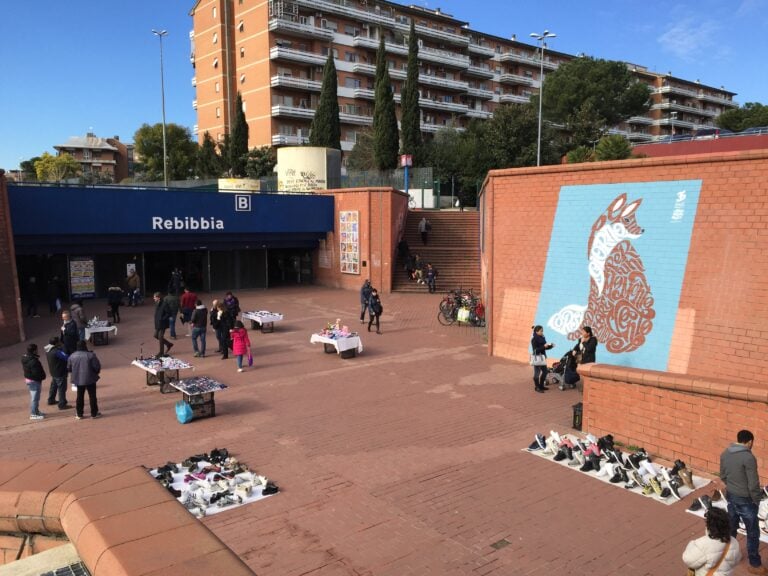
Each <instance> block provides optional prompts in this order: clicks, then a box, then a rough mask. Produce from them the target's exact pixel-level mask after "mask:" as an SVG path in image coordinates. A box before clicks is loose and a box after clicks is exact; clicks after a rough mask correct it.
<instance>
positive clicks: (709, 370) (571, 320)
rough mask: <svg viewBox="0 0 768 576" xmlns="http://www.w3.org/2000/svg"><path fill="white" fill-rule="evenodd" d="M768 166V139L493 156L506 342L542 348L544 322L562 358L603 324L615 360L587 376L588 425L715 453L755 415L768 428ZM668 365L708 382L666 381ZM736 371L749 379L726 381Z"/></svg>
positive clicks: (668, 446)
mask: <svg viewBox="0 0 768 576" xmlns="http://www.w3.org/2000/svg"><path fill="white" fill-rule="evenodd" d="M766 181H768V151H745V152H729V153H723V154H717V155H697V156H677V157H667V158H647V159H641V160H627V161H620V162H603V163H593V164H580V165H563V166H549V167H544V168H540V169H535V168H523V169H515V170H505V171H494V172H491V173H490V174H489V176H488V179H487V180H486V182H485V186H484V188H483V191H482V193H481V197H480V205H481V210H482V220H481V225H482V246H483V252H482V266H483V277H484V286H483V295H484V297H485V299H486V301H487V303H488V318H489V350H490V353H491V354H494V355H497V356H503V357H507V358H511V359H514V360H519V361H527V358H528V353H529V347H530V338H531V330H530V327H531V326H532V325H533V324H541V325H543V326H545V334H546V336H547V338H548V340H549V341H553V342H555V343H556V347H555V351H554V352H553V353H550V356H552V357H555V358H559V357H560V356H561V355H562V354H563V353H564V352H565V351H566V350H567V349H568V347H571V346H572V345H573V344H574V342H573V340H572V338H573V336H572V333H571V330H573V329H575V328H577V327H578V325H579V324H580V323H586V324H590V325H592V326H593V327H594V328H595V329H596V330H597V332H598V335H599V337H600V341H601V345H600V346H599V348H598V354H597V360H598V362H601V363H606V364H610V365H612V368H613V369H614V370H615V372H613V373H612V375H611V377H610V378H605V375H602V376H599V375H598V376H599V377H598V376H593V377H588V378H586V379H585V392H584V400H585V424H586V426H587V429H588V430H590V431H593V432H600V433H605V432H612V433H613V434H615V435H617V436H619V437H620V438H621V439H622V440H624V441H627V442H629V443H632V444H636V445H641V444H649V445H651V447H652V449H654V450H656V451H657V453H658V454H662V455H667V456H675V455H677V456H678V457H679V456H685V455H688V456H689V457H692V458H693V457H695V458H697V459H698V460H697V461H698V462H700V463H701V465H706V466H709V467H712V466H714V463H715V462H716V460H717V454H719V451H720V450H721V449H722V446H723V445H724V444H725V443H727V442H730V441H732V440H733V438H735V434H736V431H738V430H739V429H740V428H742V427H750V426H751V427H753V428H754V430H753V431H754V432H756V434H757V435H758V438H760V437H761V436H762V437H763V438H766V437H768V427H766V424H764V423H763V422H764V420H765V419H764V418H757V417H754V416H755V415H756V414H765V409H766V407H767V406H766V398H765V397H764V396H765V391H766V390H767V389H768V388H766V385H765V381H766V377H768V363H766V362H765V358H766V353H768V327H766V319H768V229H767V225H768V189H766V186H765V182H766ZM624 195H626V196H625V197H624ZM638 201H639V202H640V204H637V202H638ZM569 307H570V308H569ZM558 330H559V331H560V332H558ZM619 367H625V368H619ZM597 368H598V367H596V368H595V370H596V369H597ZM599 368H602V367H599ZM630 374H631V376H630ZM638 374H639V375H638ZM659 374H664V375H666V376H665V377H669V378H672V381H673V382H676V380H675V378H677V377H682V376H678V375H686V376H688V377H690V381H695V382H699V381H701V382H702V384H701V386H697V387H695V389H694V388H692V385H691V384H690V383H689V384H685V385H683V386H682V387H681V388H679V389H677V388H674V389H673V388H671V387H669V386H661V387H659V386H658V385H654V384H658V381H659ZM646 375H648V376H646ZM686 382H689V381H686ZM711 382H719V384H718V386H719V387H718V386H713V385H711ZM723 383H725V384H723ZM723 386H725V390H728V389H729V388H733V387H734V386H744V387H746V390H747V391H746V392H744V393H743V394H741V393H740V395H739V396H738V399H737V400H734V398H733V397H732V396H728V394H727V393H726V394H725V395H723V394H722V393H720V394H719V395H718V394H715V393H714V392H713V390H714V389H715V388H716V389H717V390H720V392H722V387H723ZM649 387H650V388H652V390H651V389H650V388H649ZM619 398H621V399H622V400H621V402H619V401H618V399H619ZM631 416H634V418H633V417H631ZM710 428H717V432H716V433H715V432H712V431H711V430H710ZM651 431H652V432H653V434H655V436H654V438H653V440H651V438H650V436H649V434H651ZM683 431H684V432H685V434H683V436H682V437H681V438H682V439H683V440H680V441H684V442H686V443H687V444H686V446H683V447H681V446H680V445H679V442H680V441H675V440H674V438H673V436H675V434H677V435H678V436H679V435H680V434H681V432H683ZM707 431H709V432H707ZM705 444H706V448H704V445H705ZM765 448H766V445H765V443H764V442H763V441H759V442H758V446H757V447H756V450H757V451H758V452H761V451H762V452H763V453H764V452H765ZM702 449H706V450H707V451H708V452H707V453H706V454H697V455H694V453H693V452H692V451H696V450H702ZM764 455H765V456H766V459H768V454H764Z"/></svg>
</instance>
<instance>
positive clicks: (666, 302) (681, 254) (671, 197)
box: [532, 180, 701, 370]
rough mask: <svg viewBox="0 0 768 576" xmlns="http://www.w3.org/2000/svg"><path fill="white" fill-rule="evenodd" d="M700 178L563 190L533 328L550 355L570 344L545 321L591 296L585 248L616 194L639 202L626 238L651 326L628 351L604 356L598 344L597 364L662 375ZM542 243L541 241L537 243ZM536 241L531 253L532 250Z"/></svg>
mask: <svg viewBox="0 0 768 576" xmlns="http://www.w3.org/2000/svg"><path fill="white" fill-rule="evenodd" d="M700 191H701V180H678V181H663V182H642V183H640V182H638V183H622V184H594V185H584V186H563V187H562V188H561V189H560V196H559V200H558V206H557V212H556V214H555V221H554V226H553V229H552V235H551V237H550V241H549V247H548V250H547V263H546V267H545V271H544V279H543V282H542V286H541V296H540V298H539V305H538V309H537V312H536V318H535V322H534V323H535V324H541V325H542V326H544V333H545V336H546V337H547V340H548V341H549V342H554V343H555V348H554V349H553V350H552V351H551V352H550V354H549V355H550V356H551V357H557V358H559V357H560V356H562V355H563V354H565V352H566V351H567V350H568V349H570V348H572V347H573V346H574V344H575V341H572V340H568V339H567V337H566V334H561V333H558V332H556V331H555V330H554V329H553V328H552V327H551V326H549V325H548V321H549V320H550V318H552V317H553V316H554V315H556V314H557V313H558V312H559V311H561V310H562V309H563V308H564V307H567V306H569V305H579V306H586V305H587V301H588V296H589V290H590V274H589V271H588V265H589V254H588V244H589V239H590V234H591V231H592V226H593V224H594V223H595V221H596V220H597V219H598V218H599V217H600V216H601V215H602V214H604V213H605V212H606V210H607V209H608V207H609V206H610V205H611V203H612V202H613V201H614V200H615V199H616V197H617V196H620V195H621V194H626V195H627V200H626V204H625V206H626V205H629V204H631V203H632V202H635V201H636V200H640V199H642V203H641V204H640V206H639V207H638V208H637V210H636V211H635V213H634V217H635V219H636V221H637V224H638V225H639V226H640V227H641V228H643V229H644V232H643V233H642V235H641V236H640V237H639V238H635V239H631V240H629V241H630V242H631V244H632V246H633V247H634V249H635V250H636V251H637V253H638V254H639V256H640V258H641V259H642V262H643V264H644V266H645V275H646V280H647V282H648V284H649V285H650V290H651V293H652V295H653V298H654V306H653V308H654V310H655V313H656V314H655V318H654V319H653V327H652V329H651V331H650V332H649V334H648V335H647V339H646V341H645V342H644V344H643V345H641V346H640V347H639V348H637V349H635V350H633V351H631V352H621V353H615V354H614V353H610V352H608V351H607V350H606V349H605V346H604V345H603V344H600V345H599V346H598V351H597V361H598V362H605V363H608V364H618V365H622V366H632V367H637V368H647V369H651V370H666V368H667V361H668V358H669V349H670V346H673V345H674V343H672V332H673V329H674V324H675V319H676V315H677V307H678V303H679V300H680V290H681V287H682V281H683V277H684V274H685V267H686V262H687V260H688V251H689V248H690V240H691V232H692V229H693V223H694V220H695V218H696V210H697V207H698V201H699V193H700ZM544 240H545V239H543V238H542V242H543V241H544ZM535 245H536V243H535V241H534V242H533V243H532V249H535Z"/></svg>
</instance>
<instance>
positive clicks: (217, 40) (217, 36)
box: [213, 32, 219, 44]
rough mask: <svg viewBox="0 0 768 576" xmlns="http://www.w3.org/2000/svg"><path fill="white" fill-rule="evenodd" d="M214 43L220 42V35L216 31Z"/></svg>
mask: <svg viewBox="0 0 768 576" xmlns="http://www.w3.org/2000/svg"><path fill="white" fill-rule="evenodd" d="M213 43H214V44H218V43H219V35H218V33H216V32H214V33H213Z"/></svg>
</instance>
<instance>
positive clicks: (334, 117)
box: [309, 50, 341, 150]
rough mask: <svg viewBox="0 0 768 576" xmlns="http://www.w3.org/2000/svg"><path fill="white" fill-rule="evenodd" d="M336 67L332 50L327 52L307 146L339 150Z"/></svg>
mask: <svg viewBox="0 0 768 576" xmlns="http://www.w3.org/2000/svg"><path fill="white" fill-rule="evenodd" d="M337 89H338V79H337V77H336V65H335V64H334V63H333V50H329V51H328V60H326V61H325V68H324V69H323V86H322V88H321V89H320V102H318V104H317V109H316V110H315V117H314V118H312V126H311V127H310V129H309V145H310V146H322V147H324V148H334V149H336V150H341V122H340V121H339V97H338V93H337V92H338V90H337Z"/></svg>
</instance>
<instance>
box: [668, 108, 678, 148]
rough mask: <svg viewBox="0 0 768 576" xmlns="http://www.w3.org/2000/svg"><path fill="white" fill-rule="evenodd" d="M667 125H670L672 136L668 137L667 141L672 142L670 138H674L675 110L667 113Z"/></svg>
mask: <svg viewBox="0 0 768 576" xmlns="http://www.w3.org/2000/svg"><path fill="white" fill-rule="evenodd" d="M669 118H670V120H669V125H670V126H671V132H672V136H670V138H669V143H670V144H672V140H674V139H675V120H677V112H670V113H669Z"/></svg>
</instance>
